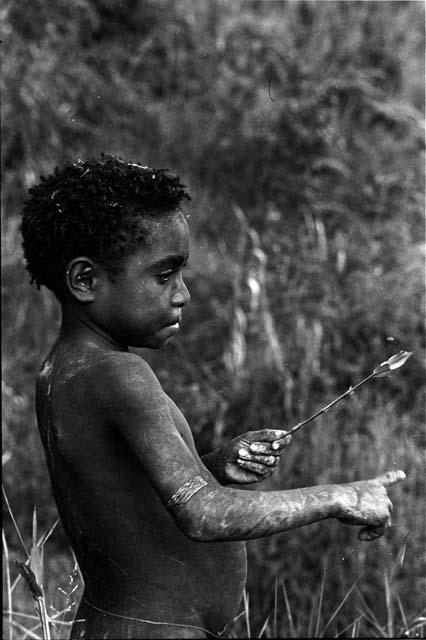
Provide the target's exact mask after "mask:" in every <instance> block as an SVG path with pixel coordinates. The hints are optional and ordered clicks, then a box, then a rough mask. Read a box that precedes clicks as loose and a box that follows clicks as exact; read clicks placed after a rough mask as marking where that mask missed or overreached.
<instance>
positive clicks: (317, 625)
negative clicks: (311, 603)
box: [315, 565, 327, 638]
mask: <svg viewBox="0 0 426 640" xmlns="http://www.w3.org/2000/svg"><path fill="white" fill-rule="evenodd" d="M326 573H327V567H326V566H325V565H324V567H323V572H322V580H321V587H320V596H319V603H318V612H317V623H316V625H315V638H317V637H318V632H319V626H320V622H321V609H322V601H323V597H324V585H325V576H326Z"/></svg>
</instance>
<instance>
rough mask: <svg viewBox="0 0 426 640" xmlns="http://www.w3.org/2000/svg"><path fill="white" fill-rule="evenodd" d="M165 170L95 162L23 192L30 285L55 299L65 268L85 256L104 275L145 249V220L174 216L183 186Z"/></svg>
mask: <svg viewBox="0 0 426 640" xmlns="http://www.w3.org/2000/svg"><path fill="white" fill-rule="evenodd" d="M167 171H168V170H167V169H152V168H150V167H145V166H142V165H141V164H139V163H137V162H126V161H125V160H123V159H121V158H119V157H116V156H111V155H104V154H102V155H101V157H100V158H93V159H90V160H85V161H82V160H78V161H77V162H74V163H71V162H69V163H67V164H66V165H65V166H64V167H63V168H61V169H60V168H58V167H56V168H55V170H54V173H53V174H51V175H49V176H47V177H42V178H41V182H40V183H39V184H38V185H36V186H34V187H32V188H31V189H30V190H29V194H30V197H29V198H28V199H27V200H26V202H25V203H24V208H23V211H22V223H21V232H22V237H23V243H22V246H23V249H24V256H25V259H26V268H27V270H28V271H29V273H30V274H31V283H33V282H35V283H36V285H37V287H38V288H40V285H45V286H46V287H48V288H49V289H51V290H52V291H53V292H54V293H55V294H56V295H57V296H59V297H60V295H61V293H62V292H63V282H64V274H65V270H66V267H67V265H68V263H69V262H70V260H72V259H73V258H75V257H77V256H79V255H86V256H88V257H90V258H92V259H93V260H96V261H97V262H99V263H100V264H102V265H103V266H104V268H105V269H106V270H107V271H108V272H109V273H110V274H111V275H114V274H116V273H118V272H119V271H120V269H121V266H122V262H123V258H125V257H127V256H128V255H130V254H131V253H132V252H133V251H135V250H136V249H137V248H138V247H140V246H141V245H143V244H146V243H147V242H148V236H149V226H148V221H149V219H151V220H152V219H155V218H158V217H163V216H165V215H167V214H170V213H172V212H174V211H176V210H177V209H178V207H179V204H180V202H181V201H182V200H183V199H184V198H186V199H188V200H190V197H189V195H188V193H187V192H186V191H185V185H183V184H181V183H180V181H179V176H175V175H172V174H169V173H167Z"/></svg>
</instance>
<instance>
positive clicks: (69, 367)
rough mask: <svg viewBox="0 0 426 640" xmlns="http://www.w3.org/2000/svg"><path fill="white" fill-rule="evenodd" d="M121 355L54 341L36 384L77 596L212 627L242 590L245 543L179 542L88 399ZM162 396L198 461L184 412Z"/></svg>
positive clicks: (136, 613) (120, 610) (130, 457)
mask: <svg viewBox="0 0 426 640" xmlns="http://www.w3.org/2000/svg"><path fill="white" fill-rule="evenodd" d="M129 357H130V354H128V353H126V352H115V351H110V352H106V351H101V350H100V349H96V350H94V349H87V348H86V349H76V348H75V346H73V348H69V346H67V345H63V344H61V343H58V345H57V347H56V348H55V349H54V350H53V352H52V354H51V355H50V356H49V358H48V359H47V360H46V362H45V364H44V367H43V369H42V371H41V373H40V376H39V381H38V385H37V416H38V423H39V428H40V433H41V437H42V440H43V444H44V447H45V451H46V456H47V460H48V465H49V471H50V474H51V479H52V485H53V489H54V494H55V498H56V501H57V504H58V509H59V512H60V515H61V519H62V522H63V525H64V528H65V530H66V532H67V535H68V537H69V539H70V542H71V544H72V546H73V548H74V551H75V553H76V556H77V559H78V561H79V565H80V568H81V570H82V573H83V576H84V579H85V594H84V595H85V599H86V600H87V601H88V602H90V603H91V604H93V605H95V606H96V607H98V608H101V609H103V610H106V611H109V612H111V613H114V612H115V613H116V614H119V615H127V616H132V617H138V618H145V619H151V620H154V621H163V622H176V623H185V622H188V623H191V624H199V625H201V626H207V628H209V629H211V630H214V631H218V630H219V629H220V628H221V627H223V626H224V624H226V623H227V622H229V620H230V619H231V618H232V616H233V615H234V614H235V609H236V607H237V606H238V602H239V600H240V597H241V594H242V589H243V587H244V584H245V577H246V555H245V544H244V543H241V542H230V543H225V542H213V543H206V542H194V541H192V540H190V539H189V538H187V537H186V536H185V535H184V534H183V533H182V532H181V531H180V529H179V528H178V527H177V525H176V524H175V522H174V521H173V519H172V517H171V515H170V514H169V513H168V512H167V511H166V509H165V507H164V506H163V503H162V502H161V500H160V499H159V497H158V495H157V494H156V492H155V490H154V489H153V487H152V485H151V483H150V482H149V480H148V478H147V476H146V475H145V474H144V470H143V468H142V466H141V464H140V463H139V461H138V460H137V458H136V457H135V456H134V454H133V453H132V451H131V450H130V449H129V447H128V445H127V443H126V442H125V440H124V438H123V437H122V436H121V434H120V433H118V431H117V430H115V429H113V428H111V426H110V425H107V424H106V423H105V420H104V418H103V417H101V416H102V415H103V414H102V412H101V411H100V408H99V407H97V406H94V403H93V402H91V395H92V394H91V389H92V387H93V385H102V367H103V364H104V363H105V362H106V361H108V360H109V359H111V358H113V359H115V360H116V362H117V366H119V367H123V376H124V377H125V375H126V366H127V362H128V358H129ZM132 357H134V356H132ZM147 391H148V393H149V390H147ZM167 402H168V403H169V406H170V411H171V414H172V416H173V420H174V423H175V426H176V428H177V430H178V431H179V432H180V434H181V436H182V438H183V439H184V440H185V442H186V444H187V446H188V447H189V448H190V449H191V451H192V453H193V456H194V458H195V459H196V460H197V461H198V463H199V465H202V462H201V460H200V459H199V457H198V454H197V452H196V450H195V446H194V442H193V438H192V434H191V431H190V429H189V426H188V424H187V422H186V420H185V418H184V416H183V415H182V413H181V412H180V411H179V409H178V408H177V407H176V405H175V404H174V403H173V402H172V400H171V399H170V398H168V400H167ZM153 455H155V451H153Z"/></svg>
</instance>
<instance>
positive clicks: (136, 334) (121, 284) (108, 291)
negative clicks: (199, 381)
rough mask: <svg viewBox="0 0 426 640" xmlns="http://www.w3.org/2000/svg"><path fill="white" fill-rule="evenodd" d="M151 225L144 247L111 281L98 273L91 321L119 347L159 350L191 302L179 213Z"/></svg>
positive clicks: (185, 242) (186, 234)
mask: <svg viewBox="0 0 426 640" xmlns="http://www.w3.org/2000/svg"><path fill="white" fill-rule="evenodd" d="M152 224H153V231H152V235H151V238H150V242H149V246H148V247H146V246H144V247H142V248H141V249H139V250H138V251H137V252H135V253H133V254H132V255H130V256H129V257H128V258H127V259H126V261H125V263H124V268H123V270H122V271H120V273H119V274H118V275H116V276H114V279H113V280H111V278H110V277H109V276H108V274H106V273H105V272H103V271H102V270H101V271H100V277H99V280H98V282H99V285H98V290H97V295H96V303H95V307H94V309H93V310H94V312H95V313H96V318H93V317H92V319H95V321H96V323H97V324H98V326H99V327H100V328H101V329H102V330H103V331H105V332H106V333H107V334H108V335H109V336H111V337H112V338H113V339H114V340H115V341H117V342H119V343H120V344H122V345H127V346H132V347H150V348H152V349H158V348H160V347H162V346H163V345H164V344H165V343H166V342H167V341H168V340H169V339H170V338H171V337H172V336H173V335H175V334H176V333H177V332H178V331H179V323H180V321H181V317H182V309H183V307H184V306H185V305H186V304H187V303H188V302H189V299H190V296H189V292H188V289H187V288H186V286H185V284H184V282H183V277H182V269H183V267H184V266H185V264H186V262H187V260H188V256H189V230H188V225H187V223H186V220H185V218H184V217H183V215H182V214H181V213H174V214H172V215H171V216H170V217H167V218H165V219H163V220H160V221H159V222H158V223H152ZM154 225H157V226H154Z"/></svg>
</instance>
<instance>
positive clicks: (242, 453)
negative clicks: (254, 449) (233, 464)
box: [238, 449, 250, 458]
mask: <svg viewBox="0 0 426 640" xmlns="http://www.w3.org/2000/svg"><path fill="white" fill-rule="evenodd" d="M238 455H239V456H241V457H242V458H247V457H248V456H249V455H250V454H249V452H248V451H247V450H246V449H240V450H239V451H238Z"/></svg>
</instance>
